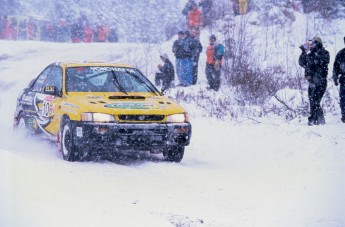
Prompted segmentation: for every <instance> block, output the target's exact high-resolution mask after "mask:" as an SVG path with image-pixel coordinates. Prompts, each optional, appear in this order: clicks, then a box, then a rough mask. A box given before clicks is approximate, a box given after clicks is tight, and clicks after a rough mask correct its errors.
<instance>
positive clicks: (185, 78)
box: [180, 31, 193, 87]
mask: <svg viewBox="0 0 345 227" xmlns="http://www.w3.org/2000/svg"><path fill="white" fill-rule="evenodd" d="M192 44H193V39H192V38H191V37H190V33H189V31H186V32H185V37H184V38H183V47H182V51H181V52H182V63H181V68H182V76H181V79H182V81H181V84H180V85H181V86H183V87H188V86H190V85H192V84H193V61H192V56H193V53H192V47H193V46H192Z"/></svg>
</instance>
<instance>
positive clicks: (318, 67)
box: [299, 37, 329, 125]
mask: <svg viewBox="0 0 345 227" xmlns="http://www.w3.org/2000/svg"><path fill="white" fill-rule="evenodd" d="M300 49H301V50H302V53H301V55H300V57H299V64H300V66H301V67H303V68H304V69H305V78H306V79H307V80H308V82H309V87H308V98H309V104H310V116H309V117H308V125H320V124H321V125H323V124H325V117H324V114H323V110H322V108H321V105H320V103H321V99H322V97H323V95H324V94H325V91H326V88H327V74H328V64H329V52H328V51H327V50H325V48H324V47H323V45H322V40H321V39H320V38H319V37H314V38H313V39H312V40H311V43H310V44H307V45H302V46H300ZM307 51H308V52H307Z"/></svg>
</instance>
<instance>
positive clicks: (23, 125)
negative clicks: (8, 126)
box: [16, 113, 28, 132]
mask: <svg viewBox="0 0 345 227" xmlns="http://www.w3.org/2000/svg"><path fill="white" fill-rule="evenodd" d="M16 128H17V129H18V131H22V132H25V131H26V132H27V130H28V124H27V120H26V117H25V115H24V114H23V113H21V114H19V120H18V123H17V127H16Z"/></svg>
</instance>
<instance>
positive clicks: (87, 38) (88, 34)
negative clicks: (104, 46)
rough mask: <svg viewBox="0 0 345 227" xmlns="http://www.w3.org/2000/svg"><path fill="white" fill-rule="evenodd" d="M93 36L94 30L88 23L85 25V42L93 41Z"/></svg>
mask: <svg viewBox="0 0 345 227" xmlns="http://www.w3.org/2000/svg"><path fill="white" fill-rule="evenodd" d="M92 36H93V30H92V28H91V27H90V25H89V24H88V23H87V24H85V26H84V40H83V41H84V42H85V43H91V42H92V39H93V38H92Z"/></svg>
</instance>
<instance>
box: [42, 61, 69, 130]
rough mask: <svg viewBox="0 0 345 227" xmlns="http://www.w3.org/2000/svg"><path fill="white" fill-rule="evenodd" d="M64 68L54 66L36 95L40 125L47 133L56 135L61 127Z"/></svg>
mask: <svg viewBox="0 0 345 227" xmlns="http://www.w3.org/2000/svg"><path fill="white" fill-rule="evenodd" d="M62 72H63V70H62V68H61V67H60V66H58V65H56V66H54V67H53V68H52V69H51V71H50V72H49V74H48V76H47V78H46V80H45V81H44V83H43V86H42V89H41V92H38V93H37V94H36V97H35V101H36V103H37V104H38V105H37V114H38V116H39V119H38V125H39V127H40V128H41V129H42V130H43V131H44V132H46V133H48V134H50V135H56V134H57V133H58V131H59V129H60V119H61V116H60V115H59V106H60V105H61V101H62Z"/></svg>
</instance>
